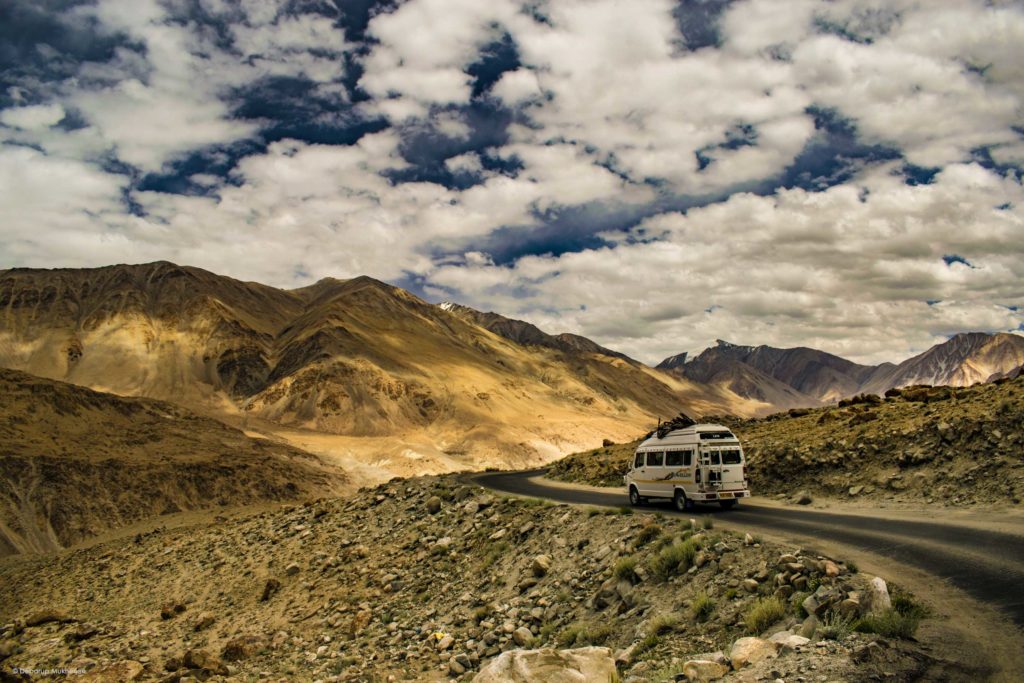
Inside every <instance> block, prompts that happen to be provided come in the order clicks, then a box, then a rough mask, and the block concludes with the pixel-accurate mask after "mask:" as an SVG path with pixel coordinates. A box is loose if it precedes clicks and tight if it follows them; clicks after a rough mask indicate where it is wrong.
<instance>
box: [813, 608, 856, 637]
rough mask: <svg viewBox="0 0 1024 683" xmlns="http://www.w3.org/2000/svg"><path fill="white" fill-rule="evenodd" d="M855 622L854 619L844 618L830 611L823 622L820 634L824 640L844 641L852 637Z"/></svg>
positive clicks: (819, 630)
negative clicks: (847, 637)
mask: <svg viewBox="0 0 1024 683" xmlns="http://www.w3.org/2000/svg"><path fill="white" fill-rule="evenodd" d="M853 625H854V620H853V618H852V617H843V616H842V615H840V614H838V613H837V612H834V611H829V612H828V613H827V614H826V615H825V618H824V619H823V620H822V622H821V628H820V629H818V634H819V635H820V636H821V637H822V639H824V640H835V641H842V640H845V639H846V636H848V635H850V631H852V630H853Z"/></svg>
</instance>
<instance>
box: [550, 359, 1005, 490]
mask: <svg viewBox="0 0 1024 683" xmlns="http://www.w3.org/2000/svg"><path fill="white" fill-rule="evenodd" d="M714 421H721V422H723V423H724V424H727V425H729V426H730V427H731V428H732V429H733V431H734V432H735V433H736V434H737V435H738V436H739V437H740V440H741V442H742V443H743V446H744V451H745V452H746V454H747V459H748V465H749V471H748V474H749V478H750V480H751V485H752V488H753V489H754V491H755V493H756V494H757V495H778V496H783V497H789V496H793V497H797V496H796V494H797V492H800V491H807V492H809V493H811V494H813V495H815V496H817V495H824V496H828V497H833V498H846V499H859V498H868V499H872V500H891V501H898V502H912V503H927V504H933V503H936V504H945V505H957V506H962V505H972V504H986V505H991V504H1000V505H1018V504H1019V503H1020V501H1021V499H1022V498H1024V377H1017V378H1015V379H1011V380H999V381H997V382H994V383H990V384H979V385H975V386H973V387H966V388H955V387H924V386H921V387H908V388H905V389H893V390H890V391H888V392H886V396H885V397H879V396H875V395H862V396H858V397H854V398H851V399H846V400H843V401H841V402H840V403H839V404H838V405H837V406H833V407H829V408H818V409H813V410H810V409H798V410H790V411H789V412H788V413H778V414H776V415H771V416H769V417H766V418H763V419H756V420H736V419H730V418H714ZM637 443H639V442H632V443H627V444H618V445H608V446H606V447H604V448H600V449H596V450H593V451H587V452H584V453H578V454H575V455H572V456H569V457H568V458H565V459H563V460H561V461H559V462H557V463H554V465H553V466H552V467H551V469H550V470H549V476H551V477H553V478H557V479H563V480H567V481H579V482H585V483H589V484H595V485H599V486H602V485H603V486H610V485H611V486H621V485H622V475H623V474H624V473H625V472H626V470H627V469H628V468H629V461H630V459H631V458H632V455H633V451H634V449H635V448H636V445H637ZM797 498H805V499H806V497H805V496H799V497H797Z"/></svg>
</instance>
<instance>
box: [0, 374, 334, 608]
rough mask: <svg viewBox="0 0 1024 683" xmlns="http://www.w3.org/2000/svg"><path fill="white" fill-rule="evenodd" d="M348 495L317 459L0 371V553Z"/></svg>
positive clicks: (155, 404)
mask: <svg viewBox="0 0 1024 683" xmlns="http://www.w3.org/2000/svg"><path fill="white" fill-rule="evenodd" d="M351 488H352V487H351V486H350V485H349V481H348V478H347V476H346V475H345V473H344V472H342V471H341V470H339V469H337V468H336V467H333V466H330V465H327V464H325V463H323V462H321V461H320V460H319V459H318V458H317V457H316V456H313V455H310V454H309V453H306V452H304V451H300V450H297V449H295V448H290V447H288V446H284V445H280V444H276V443H273V442H270V441H267V440H264V439H253V438H250V437H248V436H246V435H245V434H243V433H242V432H240V431H238V430H236V429H232V428H230V427H227V426H226V425H224V424H222V423H220V422H217V421H215V420H212V419H210V418H206V417H200V416H199V415H196V414H194V413H192V412H190V411H188V410H185V409H184V408H181V407H179V406H177V405H174V404H171V403H165V402H163V401H154V400H152V399H141V398H124V397H121V396H114V395H113V394H105V393H100V392H97V391H92V390H90V389H85V388H83V387H78V386H74V385H72V384H65V383H63V382H54V381H52V380H48V379H42V378H40V377H35V376H33V375H29V374H26V373H23V372H17V371H15V370H4V369H0V555H5V554H9V553H12V552H45V551H51V550H55V549H57V548H61V547H65V546H69V545H71V544H74V543H76V542H78V541H81V540H83V539H85V538H89V537H91V536H94V535H96V534H99V533H102V532H104V531H106V530H108V529H116V528H118V527H121V526H125V525H128V524H131V523H133V522H136V521H139V520H141V519H144V518H147V517H153V516H158V515H162V514H165V513H169V512H178V511H182V510H198V509H210V508H216V507H223V506H241V505H252V504H254V503H264V502H273V501H297V500H305V499H309V498H311V497H314V496H322V495H325V493H329V492H334V493H343V492H347V491H351ZM4 592H6V591H4Z"/></svg>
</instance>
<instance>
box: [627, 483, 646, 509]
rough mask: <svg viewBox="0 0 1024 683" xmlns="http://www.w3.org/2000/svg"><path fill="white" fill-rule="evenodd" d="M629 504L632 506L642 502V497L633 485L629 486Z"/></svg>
mask: <svg viewBox="0 0 1024 683" xmlns="http://www.w3.org/2000/svg"><path fill="white" fill-rule="evenodd" d="M629 504H630V505H632V506H633V507H637V506H639V505H643V504H644V499H643V498H641V497H640V492H639V491H637V489H636V487H635V486H630V487H629Z"/></svg>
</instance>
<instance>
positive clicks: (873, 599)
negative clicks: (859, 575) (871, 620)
mask: <svg viewBox="0 0 1024 683" xmlns="http://www.w3.org/2000/svg"><path fill="white" fill-rule="evenodd" d="M867 606H868V609H869V610H870V611H871V612H872V613H873V614H877V613H879V612H884V611H886V610H888V609H890V608H891V607H892V599H891V598H890V597H889V586H888V585H886V583H885V579H883V578H882V577H880V576H876V577H875V578H873V579H871V581H870V583H868V592H867Z"/></svg>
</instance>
